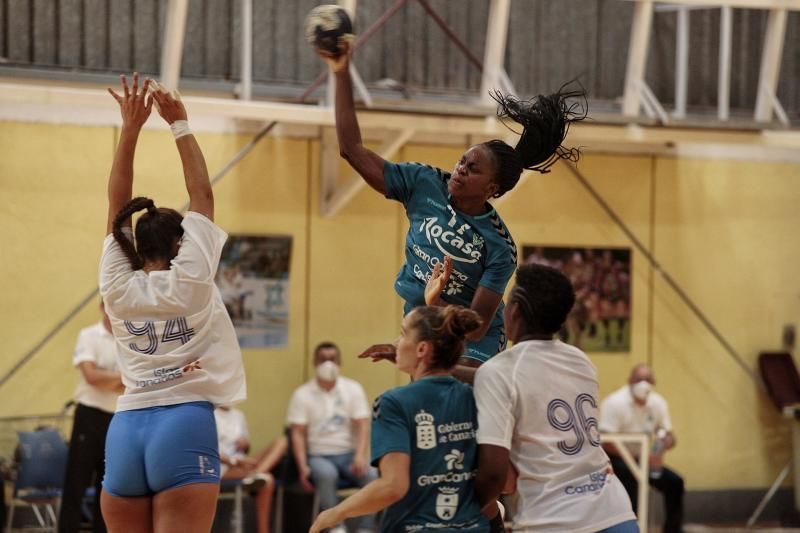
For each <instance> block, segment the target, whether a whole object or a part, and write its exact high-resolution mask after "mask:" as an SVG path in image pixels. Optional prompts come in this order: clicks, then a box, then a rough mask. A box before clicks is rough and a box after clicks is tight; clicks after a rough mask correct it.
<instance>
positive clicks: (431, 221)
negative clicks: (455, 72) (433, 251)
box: [419, 217, 483, 263]
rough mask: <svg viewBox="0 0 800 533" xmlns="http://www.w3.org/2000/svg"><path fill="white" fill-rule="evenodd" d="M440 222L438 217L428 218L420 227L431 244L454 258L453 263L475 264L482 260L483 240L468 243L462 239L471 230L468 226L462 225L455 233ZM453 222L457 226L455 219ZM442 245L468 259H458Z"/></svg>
mask: <svg viewBox="0 0 800 533" xmlns="http://www.w3.org/2000/svg"><path fill="white" fill-rule="evenodd" d="M438 222H439V221H438V219H437V218H436V217H426V218H425V219H424V220H423V221H422V224H421V225H420V227H419V231H420V233H422V232H425V237H426V238H427V239H428V242H429V243H430V244H433V245H435V246H436V248H438V249H439V251H440V252H442V253H443V254H446V255H449V256H450V257H452V258H453V261H460V262H462V263H475V262H476V261H478V259H480V258H481V250H480V249H481V248H482V247H483V239H479V240H476V239H474V237H473V239H472V241H473V242H467V241H465V240H464V238H463V237H462V235H463V234H464V231H465V230H468V229H470V227H469V225H468V224H462V225H461V227H459V228H458V229H457V230H455V231H454V230H452V229H445V228H443V227H442V226H440V225H439V223H438ZM451 222H452V223H453V224H454V225H455V219H453V220H451ZM442 243H444V244H446V245H448V246H449V247H451V248H455V249H456V250H458V251H460V252H461V253H463V254H464V255H466V257H458V256H457V255H454V254H453V253H452V252H451V251H447V250H445V249H444V247H443V246H442Z"/></svg>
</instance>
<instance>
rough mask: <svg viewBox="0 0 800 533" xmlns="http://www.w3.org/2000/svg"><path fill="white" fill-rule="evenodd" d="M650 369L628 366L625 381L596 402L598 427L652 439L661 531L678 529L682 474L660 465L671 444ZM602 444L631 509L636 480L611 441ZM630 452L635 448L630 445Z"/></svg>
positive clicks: (665, 412)
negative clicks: (662, 516) (662, 509)
mask: <svg viewBox="0 0 800 533" xmlns="http://www.w3.org/2000/svg"><path fill="white" fill-rule="evenodd" d="M655 383H656V380H655V377H654V375H653V369H651V368H650V367H649V366H647V365H645V364H640V365H636V366H635V367H634V368H633V370H631V375H630V377H629V378H628V384H627V385H625V386H624V387H622V388H620V389H618V390H616V391H615V392H613V393H611V394H610V395H609V396H608V397H607V398H606V399H605V400H603V403H602V404H601V406H600V431H601V432H605V433H646V434H648V435H650V436H651V437H652V439H653V449H652V450H651V452H650V485H651V486H652V487H653V488H655V489H656V490H658V491H661V492H662V493H663V494H664V507H665V511H666V517H665V520H664V530H663V531H664V533H680V531H682V527H683V478H682V477H681V476H680V475H678V474H677V473H676V472H675V471H674V470H671V469H669V468H667V467H665V466H664V464H663V461H664V452H666V451H667V450H670V449H672V448H674V447H675V443H676V441H675V435H674V434H673V432H672V421H671V420H670V418H669V408H668V407H667V401H666V400H665V399H664V397H663V396H661V395H660V394H658V393H657V392H654V391H653V390H652V389H653V386H654V385H655ZM603 447H604V448H605V449H606V451H607V452H608V455H609V456H610V458H611V464H612V466H613V467H614V473H615V474H616V475H617V477H618V478H619V479H620V481H622V484H623V485H624V486H625V490H626V491H627V492H628V496H630V498H631V503H632V504H633V508H634V510H636V508H637V503H638V501H637V497H638V483H637V482H636V478H635V477H633V474H632V473H631V471H630V469H629V468H628V465H626V464H625V461H623V460H622V457H620V455H619V452H618V451H617V448H616V446H615V445H613V444H610V443H609V444H604V445H603ZM631 452H632V453H633V455H634V456H637V457H638V455H639V450H638V449H634V448H632V449H631Z"/></svg>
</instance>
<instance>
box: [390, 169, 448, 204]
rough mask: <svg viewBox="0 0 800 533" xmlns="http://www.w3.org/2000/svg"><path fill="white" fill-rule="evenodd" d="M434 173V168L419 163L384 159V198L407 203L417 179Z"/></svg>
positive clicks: (415, 186) (434, 174)
mask: <svg viewBox="0 0 800 533" xmlns="http://www.w3.org/2000/svg"><path fill="white" fill-rule="evenodd" d="M436 175H437V173H436V170H435V169H433V168H432V167H429V166H426V165H421V164H419V163H392V162H391V161H386V162H385V163H384V164H383V184H384V186H385V187H386V198H389V199H390V200H397V201H398V202H401V203H402V204H403V205H408V203H409V202H410V201H411V196H412V195H413V194H414V190H415V189H416V188H417V186H418V185H419V181H420V180H421V179H425V178H430V177H433V176H436Z"/></svg>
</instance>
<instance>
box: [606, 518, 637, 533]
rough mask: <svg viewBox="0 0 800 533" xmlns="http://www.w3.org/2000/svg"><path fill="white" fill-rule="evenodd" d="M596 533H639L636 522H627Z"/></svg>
mask: <svg viewBox="0 0 800 533" xmlns="http://www.w3.org/2000/svg"><path fill="white" fill-rule="evenodd" d="M597 533H639V523H638V522H637V521H636V520H628V521H627V522H622V523H620V524H617V525H616V526H611V527H607V528H605V529H603V530H600V531H598V532H597Z"/></svg>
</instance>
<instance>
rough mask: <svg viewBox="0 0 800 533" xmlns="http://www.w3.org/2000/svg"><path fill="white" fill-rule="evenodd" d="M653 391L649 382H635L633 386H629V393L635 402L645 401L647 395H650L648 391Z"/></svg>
mask: <svg viewBox="0 0 800 533" xmlns="http://www.w3.org/2000/svg"><path fill="white" fill-rule="evenodd" d="M651 390H653V386H652V385H651V384H650V382H649V381H645V380H642V381H637V382H636V383H634V384H633V385H631V393H632V394H633V397H634V398H636V399H637V400H641V401H644V400H645V399H647V395H648V394H650V391H651Z"/></svg>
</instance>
